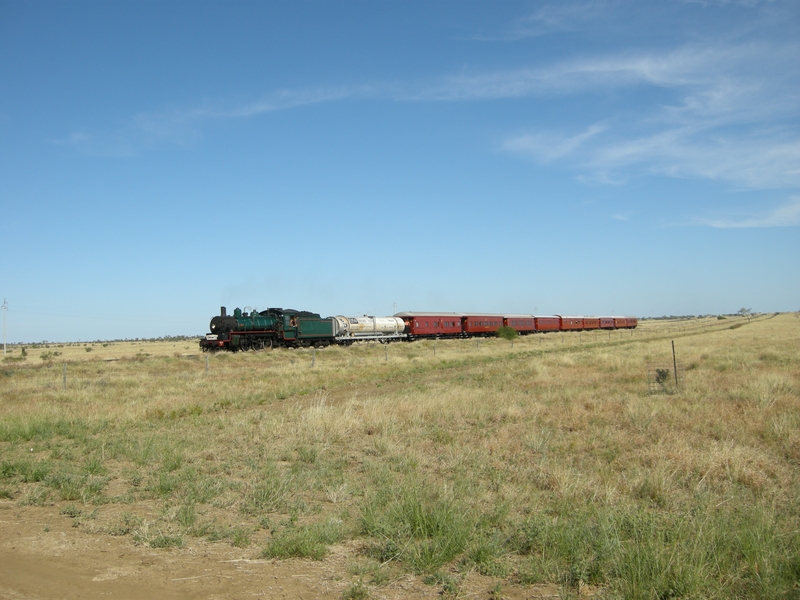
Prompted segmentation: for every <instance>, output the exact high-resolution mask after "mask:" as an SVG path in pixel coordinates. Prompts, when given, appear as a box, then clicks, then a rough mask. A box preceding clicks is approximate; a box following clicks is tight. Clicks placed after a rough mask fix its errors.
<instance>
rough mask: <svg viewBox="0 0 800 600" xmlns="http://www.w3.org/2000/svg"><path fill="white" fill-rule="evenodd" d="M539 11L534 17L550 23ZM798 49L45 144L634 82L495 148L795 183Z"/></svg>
mask: <svg viewBox="0 0 800 600" xmlns="http://www.w3.org/2000/svg"><path fill="white" fill-rule="evenodd" d="M581 6H583V5H581ZM585 6H595V4H594V3H588V4H586V5H585ZM543 10H545V9H541V10H540V11H539V12H537V13H536V14H537V15H539V16H538V17H536V19H534V20H537V19H538V20H540V21H548V22H549V21H553V22H556V21H558V18H557V17H556V16H550V17H548V16H546V14H545V13H543V12H541V11H543ZM547 10H548V11H552V10H555V9H551V8H548V9H547ZM547 14H550V13H547ZM553 14H561V13H558V11H556V13H553ZM797 56H800V44H798V43H796V42H793V43H789V44H778V43H767V42H761V43H750V44H739V45H722V44H717V45H714V46H711V45H705V46H704V45H687V46H684V47H681V48H677V49H672V50H669V51H665V52H649V53H634V52H624V53H617V54H611V55H607V56H601V57H590V58H575V59H571V60H563V61H559V62H555V63H552V64H547V65H542V66H536V67H530V68H525V69H515V70H498V71H493V72H484V73H476V74H460V75H455V76H447V77H442V78H439V79H433V80H428V81H417V82H405V83H402V82H401V83H389V82H378V83H371V84H359V85H341V86H319V87H314V88H305V89H280V90H276V91H273V92H270V93H267V94H264V95H263V96H261V97H260V98H256V99H251V100H245V101H238V102H237V101H234V100H224V101H213V102H212V101H207V102H205V103H203V104H201V105H198V106H195V107H190V108H185V109H171V110H163V111H155V112H142V113H139V114H136V115H134V116H132V117H130V118H129V119H127V120H126V122H124V123H123V124H122V126H121V127H120V128H119V129H118V130H117V131H113V132H110V133H105V134H102V133H95V132H92V133H89V132H86V131H85V130H84V131H80V132H76V133H73V134H72V135H70V136H68V137H67V138H65V139H62V140H58V141H56V142H55V143H59V144H70V145H72V146H74V147H76V148H80V149H82V150H84V151H88V152H99V153H116V154H122V155H128V154H134V153H136V152H137V151H138V150H140V149H141V148H146V147H149V146H153V145H156V144H162V143H170V144H176V145H191V144H193V143H196V142H197V141H198V140H199V139H200V138H201V132H202V127H203V123H205V122H207V121H211V120H225V119H244V118H252V117H255V116H258V115H262V114H266V113H271V112H276V111H284V110H292V109H296V108H300V107H304V106H311V105H315V104H322V103H331V102H342V101H346V100H354V99H359V100H365V99H372V100H382V101H401V102H467V101H469V102H484V101H494V100H510V99H523V98H532V99H533V100H535V101H539V100H550V99H553V98H557V97H568V96H581V95H584V96H585V95H598V94H605V95H619V94H621V93H623V94H629V92H630V95H631V96H632V95H634V94H633V90H634V88H637V87H638V88H650V89H651V90H653V91H654V92H655V94H654V95H651V99H650V100H648V101H646V102H643V101H640V102H638V103H636V102H633V103H631V102H626V103H623V104H620V103H618V102H617V103H612V106H614V107H615V108H612V109H611V110H617V111H619V112H617V113H615V114H609V115H608V116H607V118H605V119H603V120H602V122H597V121H596V119H595V122H590V123H584V124H580V123H579V120H580V115H577V116H576V120H577V121H578V124H577V125H576V126H575V127H571V129H570V130H569V131H564V130H559V129H558V128H553V129H550V130H542V129H541V128H540V127H539V128H537V127H535V126H532V127H531V128H529V129H528V131H522V132H517V133H515V134H510V135H509V136H508V137H507V139H505V140H504V141H501V142H500V147H501V149H502V150H503V151H506V152H509V153H514V154H519V155H523V156H528V157H530V158H532V159H533V160H535V161H538V162H541V163H547V164H558V165H561V166H563V167H564V168H568V169H573V170H575V172H576V176H577V177H579V178H580V179H583V180H593V181H596V182H604V183H615V184H619V183H620V182H624V181H625V179H626V178H628V177H630V176H635V175H636V174H637V173H639V174H647V173H657V174H661V175H667V176H672V177H695V178H703V179H712V180H718V181H723V182H728V183H731V184H733V185H735V186H742V187H748V188H777V187H791V186H798V185H800V167H798V165H800V132H798V131H797V127H796V123H797V121H796V119H797V106H798V105H800V68H799V67H798V64H797V61H796V57H797ZM652 98H658V100H652ZM623 110H624V111H625V112H622V111H623Z"/></svg>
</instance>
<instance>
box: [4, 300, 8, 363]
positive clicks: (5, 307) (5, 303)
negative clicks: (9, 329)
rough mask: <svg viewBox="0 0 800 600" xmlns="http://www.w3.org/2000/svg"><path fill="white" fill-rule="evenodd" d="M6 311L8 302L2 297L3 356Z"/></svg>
mask: <svg viewBox="0 0 800 600" xmlns="http://www.w3.org/2000/svg"><path fill="white" fill-rule="evenodd" d="M7 312H8V302H7V301H6V299H5V298H3V356H5V355H6V313H7Z"/></svg>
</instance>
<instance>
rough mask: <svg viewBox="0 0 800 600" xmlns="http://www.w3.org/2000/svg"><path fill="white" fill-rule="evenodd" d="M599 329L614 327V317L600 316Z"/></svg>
mask: <svg viewBox="0 0 800 600" xmlns="http://www.w3.org/2000/svg"><path fill="white" fill-rule="evenodd" d="M600 329H614V317H600Z"/></svg>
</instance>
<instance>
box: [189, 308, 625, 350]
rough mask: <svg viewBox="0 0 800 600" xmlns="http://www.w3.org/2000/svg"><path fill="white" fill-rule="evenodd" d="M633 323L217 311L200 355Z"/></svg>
mask: <svg viewBox="0 0 800 600" xmlns="http://www.w3.org/2000/svg"><path fill="white" fill-rule="evenodd" d="M637 325H638V320H637V319H636V317H564V316H561V315H554V316H534V315H509V314H492V313H485V314H467V313H455V312H453V313H437V312H401V313H397V314H396V315H394V316H393V317H372V316H366V315H365V316H362V317H344V316H341V315H340V316H336V317H327V318H324V319H323V318H322V317H320V315H319V314H317V313H313V312H309V311H305V310H294V309H291V308H268V309H267V310H263V311H261V312H259V311H255V310H253V311H250V312H248V311H242V310H241V309H240V308H236V309H235V310H234V311H233V316H229V315H228V314H227V310H226V308H225V307H224V306H222V307H220V314H219V316H216V317H213V318H212V319H211V324H210V329H211V332H210V333H208V334H206V336H205V337H204V338H202V339H201V340H200V348H202V350H203V351H204V352H213V351H217V350H231V351H237V350H260V349H264V348H277V347H288V348H298V347H310V346H313V347H315V348H324V347H325V346H330V345H331V344H338V345H342V346H346V345H350V344H352V343H354V342H357V341H378V342H381V343H388V342H394V341H401V340H402V341H409V342H410V341H413V340H415V339H426V338H428V339H431V338H432V339H445V338H468V337H476V336H493V335H497V331H498V329H500V328H501V327H511V328H513V329H515V330H516V331H517V332H518V333H519V334H521V335H527V334H531V333H547V332H549V331H583V330H592V329H633V328H635V327H636V326H637Z"/></svg>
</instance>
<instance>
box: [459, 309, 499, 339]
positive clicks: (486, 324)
mask: <svg viewBox="0 0 800 600" xmlns="http://www.w3.org/2000/svg"><path fill="white" fill-rule="evenodd" d="M463 326H464V333H466V334H467V335H493V334H495V333H497V330H498V329H500V328H501V327H502V326H503V315H492V314H486V315H465V316H464V318H463Z"/></svg>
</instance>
